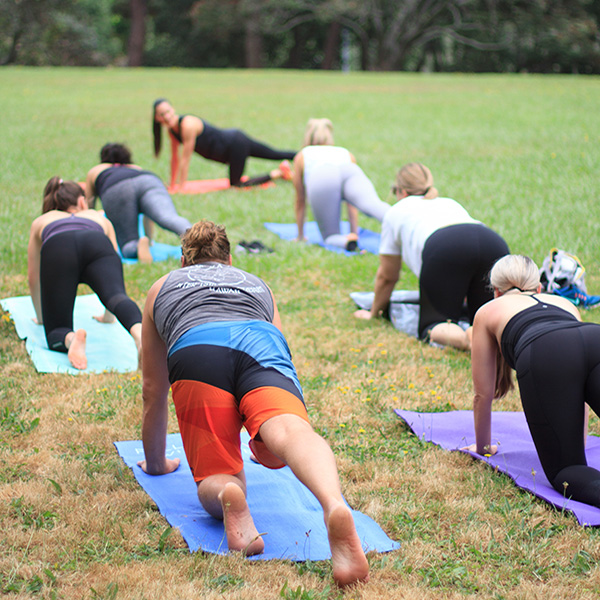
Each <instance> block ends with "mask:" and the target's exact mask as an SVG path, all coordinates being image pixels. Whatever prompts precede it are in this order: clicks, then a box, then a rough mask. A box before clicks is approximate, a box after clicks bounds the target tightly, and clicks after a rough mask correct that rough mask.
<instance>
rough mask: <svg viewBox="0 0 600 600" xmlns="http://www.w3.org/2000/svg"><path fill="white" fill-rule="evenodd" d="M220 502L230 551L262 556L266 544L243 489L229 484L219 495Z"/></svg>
mask: <svg viewBox="0 0 600 600" xmlns="http://www.w3.org/2000/svg"><path fill="white" fill-rule="evenodd" d="M219 500H220V501H221V506H222V507H223V522H224V524H225V535H226V536H227V546H228V547H229V549H230V550H237V551H241V552H243V553H244V554H245V555H246V556H252V555H253V554H260V553H261V552H262V551H263V550H264V548H265V543H264V541H263V539H262V537H260V534H259V533H258V530H257V529H256V526H255V525H254V521H253V520H252V515H251V514H250V509H249V508H248V504H247V502H246V497H245V496H244V492H243V491H242V489H241V488H240V487H239V486H238V485H236V484H235V483H227V484H226V485H225V487H224V488H223V491H222V492H221V493H220V494H219Z"/></svg>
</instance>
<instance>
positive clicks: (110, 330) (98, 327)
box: [0, 294, 138, 375]
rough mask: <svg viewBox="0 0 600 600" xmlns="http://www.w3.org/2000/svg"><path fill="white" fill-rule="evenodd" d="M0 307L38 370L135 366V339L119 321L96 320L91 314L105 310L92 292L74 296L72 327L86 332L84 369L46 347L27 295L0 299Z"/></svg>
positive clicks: (129, 368) (125, 369)
mask: <svg viewBox="0 0 600 600" xmlns="http://www.w3.org/2000/svg"><path fill="white" fill-rule="evenodd" d="M0 306H1V307H2V308H3V309H4V310H5V311H7V312H8V313H9V314H10V317H11V319H12V320H13V321H14V324H15V329H16V330H17V335H18V336H19V337H20V338H21V339H24V340H25V348H26V349H27V352H28V353H29V355H30V356H31V360H32V361H33V364H34V366H35V368H36V370H37V371H38V372H39V373H72V374H74V375H75V374H79V373H102V372H103V371H117V372H119V373H129V372H130V371H135V370H136V369H137V364H138V357H137V349H136V347H135V342H134V341H133V338H132V337H131V336H130V335H129V333H128V332H127V331H126V330H125V328H124V327H123V326H122V325H121V324H120V323H119V322H118V321H115V322H114V323H98V321H96V320H95V319H93V318H92V317H93V316H98V315H101V314H103V313H104V306H103V305H102V303H101V302H100V300H99V299H98V296H96V295H95V294H89V295H87V296H77V298H76V299H75V310H74V313H73V317H74V319H73V324H74V328H75V329H85V330H86V332H87V343H86V356H87V359H88V366H87V369H85V370H83V371H81V370H79V369H74V368H73V367H72V366H71V363H69V359H68V358H67V355H66V354H64V353H62V352H54V351H52V350H49V349H48V344H47V343H46V335H45V334H44V328H43V326H42V325H36V324H35V323H34V322H33V318H34V317H35V311H34V309H33V303H32V302H31V297H30V296H17V297H15V298H5V299H4V300H0Z"/></svg>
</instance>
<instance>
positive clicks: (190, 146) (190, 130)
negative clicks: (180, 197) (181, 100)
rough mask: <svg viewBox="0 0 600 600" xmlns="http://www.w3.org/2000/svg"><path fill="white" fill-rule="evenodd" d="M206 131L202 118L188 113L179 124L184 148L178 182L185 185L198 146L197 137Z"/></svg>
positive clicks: (178, 171)
mask: <svg viewBox="0 0 600 600" xmlns="http://www.w3.org/2000/svg"><path fill="white" fill-rule="evenodd" d="M202 131H204V123H203V122H202V119H199V118H198V117H194V116H192V115H188V116H186V117H183V119H182V120H181V121H180V125H179V135H180V137H181V141H182V145H183V149H182V151H181V161H180V163H179V168H178V170H177V179H176V183H178V184H179V185H180V186H183V185H184V184H185V182H186V181H187V179H188V171H189V169H190V161H191V159H192V154H193V153H194V148H195V147H196V138H197V137H198V136H199V135H200V134H201V133H202Z"/></svg>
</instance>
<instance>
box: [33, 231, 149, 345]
mask: <svg viewBox="0 0 600 600" xmlns="http://www.w3.org/2000/svg"><path fill="white" fill-rule="evenodd" d="M79 283H86V284H87V285H89V286H90V287H91V288H92V290H94V292H96V294H97V295H98V297H99V298H100V301H101V302H102V304H103V305H104V306H105V307H106V308H107V309H108V310H109V311H110V312H112V313H113V314H114V315H115V316H116V317H117V319H118V320H119V321H120V323H121V324H122V325H123V327H125V329H126V330H127V331H129V330H130V329H131V327H132V326H133V325H135V324H136V323H140V322H141V320H142V315H141V313H140V309H139V308H138V306H137V304H136V303H135V302H134V301H133V300H131V299H130V298H129V297H128V296H127V294H126V293H125V282H124V281H123V266H122V264H121V259H120V258H119V256H118V255H117V253H116V252H115V250H114V248H113V246H112V244H111V242H110V240H109V239H108V237H106V235H104V233H102V232H100V231H89V230H82V231H65V232H63V233H58V234H56V235H54V236H52V237H51V238H49V239H48V240H47V241H45V242H44V243H43V245H42V252H41V263H40V284H41V298H42V318H43V320H44V330H45V332H46V340H47V342H48V348H50V349H51V350H56V351H58V352H66V351H67V348H66V346H65V336H66V335H67V334H68V333H69V332H71V331H73V307H74V304H75V296H76V294H77V286H78V285H79Z"/></svg>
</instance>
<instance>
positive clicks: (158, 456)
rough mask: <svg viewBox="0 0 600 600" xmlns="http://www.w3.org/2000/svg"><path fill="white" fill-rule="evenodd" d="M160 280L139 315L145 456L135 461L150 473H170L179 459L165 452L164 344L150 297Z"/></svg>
mask: <svg viewBox="0 0 600 600" xmlns="http://www.w3.org/2000/svg"><path fill="white" fill-rule="evenodd" d="M164 280H165V277H163V278H161V279H159V280H158V281H157V282H156V283H155V284H154V285H153V286H152V287H151V288H150V291H149V292H148V297H147V299H146V304H145V306H144V313H143V316H142V374H143V380H144V381H143V386H142V399H143V402H144V409H143V417H142V442H143V444H144V454H145V457H146V460H143V461H140V462H139V463H138V465H139V466H140V467H142V469H143V470H144V471H145V472H146V473H149V474H150V475H164V474H166V473H171V472H172V471H174V470H175V469H177V467H178V466H179V459H169V458H167V457H166V456H165V449H166V436H167V425H168V421H169V407H168V400H169V397H168V395H169V387H170V386H169V373H168V370H167V348H166V346H165V343H164V342H163V340H162V339H161V338H160V336H159V335H158V331H157V329H156V325H155V324H154V318H153V310H154V301H155V299H156V295H157V294H158V292H159V290H160V288H161V286H162V284H163V282H164Z"/></svg>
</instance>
